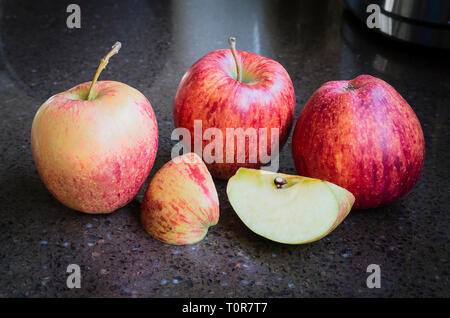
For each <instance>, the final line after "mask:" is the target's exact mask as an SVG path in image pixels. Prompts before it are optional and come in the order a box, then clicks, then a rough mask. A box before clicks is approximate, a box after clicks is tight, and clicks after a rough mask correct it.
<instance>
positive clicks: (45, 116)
mask: <svg viewBox="0 0 450 318" xmlns="http://www.w3.org/2000/svg"><path fill="white" fill-rule="evenodd" d="M119 47H120V46H119ZM115 50H118V48H117V46H116V47H115ZM114 53H116V52H114V50H113V51H111V52H110V54H109V55H107V56H106V57H105V59H104V60H103V61H102V64H101V66H100V67H99V71H98V72H97V74H96V76H95V78H94V81H93V82H92V83H91V82H87V83H83V84H80V85H78V86H75V87H74V88H72V89H70V90H68V91H66V92H63V93H59V94H56V95H54V96H52V97H51V98H49V99H48V100H47V101H46V102H45V103H44V104H43V105H42V106H41V107H40V108H39V110H38V111H37V113H36V115H35V118H34V121H33V126H32V130H31V145H32V150H33V156H34V160H35V163H36V167H37V170H38V172H39V174H40V176H41V179H42V181H43V182H44V184H45V185H46V187H47V189H48V190H49V191H50V192H51V193H52V194H53V195H54V196H55V197H56V198H57V199H58V200H59V201H60V202H62V203H63V204H64V205H66V206H68V207H70V208H72V209H75V210H78V211H82V212H86V213H108V212H112V211H114V210H116V209H118V208H120V207H122V206H124V205H125V204H127V203H128V202H129V201H131V200H132V199H133V198H134V196H135V195H136V193H137V192H138V190H139V188H140V187H141V185H142V184H143V182H144V181H145V179H146V178H147V176H148V174H149V172H150V170H151V168H152V166H153V162H154V160H155V156H156V151H157V148H158V126H157V123H156V118H155V114H154V112H153V109H152V106H151V105H150V103H149V101H148V100H147V99H146V98H145V96H144V95H142V94H141V93H140V92H139V91H138V90H136V89H134V88H132V87H130V86H128V85H126V84H123V83H119V82H113V81H102V82H96V79H97V77H98V74H100V71H101V69H103V67H104V65H106V63H107V60H108V59H109V57H110V56H111V55H112V54H114Z"/></svg>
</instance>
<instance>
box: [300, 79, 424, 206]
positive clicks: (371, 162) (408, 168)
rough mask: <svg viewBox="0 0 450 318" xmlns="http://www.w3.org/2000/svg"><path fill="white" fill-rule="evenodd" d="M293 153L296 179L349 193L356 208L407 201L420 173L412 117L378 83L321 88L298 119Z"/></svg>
mask: <svg viewBox="0 0 450 318" xmlns="http://www.w3.org/2000/svg"><path fill="white" fill-rule="evenodd" d="M292 153H293V157H294V162H295V166H296V168H297V171H298V173H299V174H301V175H304V176H308V177H313V178H319V179H324V180H327V181H330V182H333V183H335V184H337V185H339V186H341V187H344V188H346V189H347V190H349V191H350V192H352V193H353V194H354V195H355V197H356V202H355V208H360V209H366V208H374V207H378V206H382V205H386V204H389V203H391V202H394V201H395V200H398V199H399V198H401V197H403V196H405V195H406V194H407V193H408V192H409V191H410V190H411V189H412V188H413V187H414V185H415V184H416V182H417V180H418V179H419V176H420V173H421V171H422V166H423V162H424V156H425V142H424V137H423V132H422V128H421V126H420V122H419V120H418V119H417V116H416V114H415V113H414V111H413V110H412V109H411V107H410V106H409V105H408V103H407V102H406V101H405V100H404V99H403V98H402V96H400V94H399V93H398V92H397V91H396V90H395V89H394V88H393V87H392V86H390V85H389V84H388V83H386V82H384V81H382V80H381V79H378V78H375V77H372V76H369V75H360V76H358V77H356V78H355V79H353V80H351V81H334V82H328V83H325V84H324V85H323V86H322V87H320V88H319V89H318V90H317V91H316V92H315V93H314V94H313V95H312V96H311V98H310V99H309V101H308V103H307V104H306V106H305V108H304V109H303V111H302V113H301V114H300V117H299V118H298V121H297V124H296V127H295V130H294V134H293V139H292Z"/></svg>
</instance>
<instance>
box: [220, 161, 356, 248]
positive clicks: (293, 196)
mask: <svg viewBox="0 0 450 318" xmlns="http://www.w3.org/2000/svg"><path fill="white" fill-rule="evenodd" d="M227 195H228V199H229V200H230V203H231V205H232V206H233V209H234V210H235V211H236V213H237V215H238V216H239V218H240V219H241V220H242V221H243V222H244V224H245V225H246V226H247V227H248V228H250V229H251V230H252V231H253V232H255V233H256V234H259V235H261V236H263V237H265V238H268V239H269V240H272V241H276V242H280V243H286V244H304V243H310V242H313V241H317V240H319V239H321V238H322V237H324V236H325V235H327V234H328V233H330V232H331V231H333V230H334V229H335V228H336V227H337V226H338V225H339V224H340V223H341V222H342V220H344V219H345V217H346V216H347V214H348V213H349V212H350V210H351V208H352V205H353V203H354V202H355V197H354V196H353V195H352V194H351V193H350V192H349V191H347V190H346V189H344V188H341V187H338V186H337V185H335V184H332V183H329V182H327V181H323V180H319V179H312V178H306V177H300V176H295V175H288V174H282V173H274V172H269V171H264V170H256V169H246V168H240V169H239V170H238V171H237V173H236V174H235V175H234V176H233V177H232V178H230V180H229V181H228V185H227Z"/></svg>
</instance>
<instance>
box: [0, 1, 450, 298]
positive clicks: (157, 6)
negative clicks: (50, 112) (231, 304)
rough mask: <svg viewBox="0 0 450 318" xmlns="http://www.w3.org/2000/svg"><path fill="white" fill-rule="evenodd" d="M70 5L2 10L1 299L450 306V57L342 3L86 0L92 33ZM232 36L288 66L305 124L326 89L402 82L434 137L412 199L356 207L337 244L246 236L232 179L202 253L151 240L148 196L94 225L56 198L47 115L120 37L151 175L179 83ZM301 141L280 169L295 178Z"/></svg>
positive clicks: (162, 151)
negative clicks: (144, 217)
mask: <svg viewBox="0 0 450 318" xmlns="http://www.w3.org/2000/svg"><path fill="white" fill-rule="evenodd" d="M69 3H71V2H70V1H39V2H31V1H30V2H28V1H21V0H15V1H0V37H1V42H0V44H1V52H0V53H1V55H0V56H1V61H0V132H1V133H0V145H1V151H0V202H1V203H0V204H1V209H0V214H1V216H0V296H1V297H21V296H22V297H36V296H45V297H48V296H50V297H51V296H59V297H73V296H83V297H84V296H88V297H91V296H125V297H128V296H137V297H141V296H145V297H182V296H188V297H230V296H231V297H246V296H251V297H280V296H281V297H293V296H296V297H303V296H331V297H334V296H362V297H373V296H375V297H379V296H399V297H409V296H419V297H421V296H445V297H449V296H450V286H449V258H450V255H449V254H450V253H449V251H450V248H449V224H450V223H449V221H450V217H449V211H448V210H449V190H450V189H449V182H448V178H449V170H450V167H449V162H450V155H449V153H450V152H449V146H450V142H449V141H450V139H449V130H448V127H449V104H450V67H449V66H450V61H449V59H448V54H447V55H446V56H445V55H444V54H442V52H441V53H440V54H439V53H436V52H434V53H433V52H429V51H425V50H422V49H419V48H416V47H410V46H404V45H401V44H398V43H394V42H391V41H389V40H387V39H384V38H382V37H379V36H375V35H374V34H372V33H370V32H367V31H366V30H363V27H362V26H361V25H360V24H359V23H357V22H356V21H355V20H354V19H352V17H351V16H349V15H348V13H346V12H345V11H344V10H343V5H342V3H341V2H340V1H319V2H317V1H315V2H314V4H313V2H312V1H292V2H290V1H257V0H249V1H243V2H242V1H220V2H219V1H206V0H205V1H117V4H112V2H111V1H106V0H105V1H95V2H94V1H78V2H77V3H78V4H80V5H81V8H82V27H81V29H79V30H77V29H74V30H69V29H67V28H66V24H65V22H66V18H67V15H68V14H67V13H66V11H65V9H66V7H67V5H68V4H69ZM237 8H238V9H237ZM229 35H234V36H236V37H237V39H238V48H239V49H242V50H247V51H252V52H255V53H258V54H261V55H264V56H267V57H270V58H273V59H275V60H277V61H279V62H280V63H281V64H283V65H284V67H285V68H286V69H287V71H288V72H289V74H290V76H291V78H292V80H293V83H294V88H295V92H296V96H297V108H296V116H298V114H299V113H300V111H301V110H302V107H303V106H304V105H305V103H306V101H307V100H308V98H309V96H310V95H311V94H312V93H313V92H314V90H316V89H317V88H318V87H319V86H320V85H321V84H323V83H324V82H326V81H329V80H338V79H350V78H353V77H355V76H357V75H359V74H362V73H367V74H371V75H374V76H377V77H380V78H382V79H384V80H386V81H387V82H389V83H390V84H391V85H392V86H394V87H395V88H396V89H397V90H398V91H399V92H400V93H401V94H402V95H403V96H404V97H405V99H406V100H407V101H408V102H409V103H410V104H411V106H412V107H413V109H414V110H415V112H416V113H417V116H418V117H419V119H420V121H421V123H422V127H423V130H424V134H425V140H426V159H425V166H424V169H423V173H422V176H421V178H420V181H419V183H418V184H417V186H416V187H415V188H414V190H413V191H412V193H410V195H409V196H408V197H406V198H405V199H403V200H401V201H400V202H397V203H395V204H393V205H391V206H389V207H385V208H380V209H374V210H370V211H353V212H352V213H351V214H350V215H349V217H348V218H347V219H346V220H345V221H344V222H343V224H342V225H341V226H340V227H339V228H337V229H336V230H335V231H334V232H333V233H332V234H331V235H329V236H327V237H326V238H324V239H322V240H320V241H318V242H315V243H312V244H308V245H303V246H287V245H282V244H277V243H274V242H271V241H269V240H266V239H263V238H261V237H259V236H257V235H255V234H254V233H252V232H251V231H250V230H248V229H247V228H246V227H245V226H244V224H243V223H241V222H240V220H239V219H238V217H237V216H236V214H235V213H234V212H233V210H232V208H231V206H230V204H229V202H228V201H227V197H226V193H225V187H226V183H225V182H223V181H216V186H217V189H218V192H219V198H220V204H221V215H220V222H219V224H218V225H217V226H214V227H212V228H211V229H210V231H209V233H208V235H207V237H206V239H205V240H204V241H202V242H200V243H198V244H195V245H192V246H179V247H177V246H169V245H165V244H163V243H160V242H158V241H155V240H152V239H151V237H150V236H148V235H147V234H146V233H145V232H144V231H143V229H142V228H141V226H140V224H139V219H138V215H139V207H140V201H141V200H142V195H143V190H144V189H145V187H146V185H145V186H144V187H143V189H141V191H140V193H139V195H138V196H137V198H136V199H135V200H134V201H133V202H131V203H130V204H128V205H127V206H125V207H124V208H122V209H120V210H118V211H116V212H114V213H113V214H110V215H85V214H81V213H78V212H75V211H72V210H70V209H68V208H66V207H64V206H63V205H61V204H60V203H59V202H58V201H56V200H55V199H54V198H53V197H52V196H51V194H50V193H49V192H48V191H47V190H46V189H45V187H44V185H43V184H42V182H41V181H40V179H39V176H38V174H37V171H36V168H35V166H34V163H33V159H32V155H31V148H30V128H31V123H32V119H33V116H34V114H35V112H36V110H37V109H38V107H39V106H40V104H42V103H43V102H44V101H45V100H46V99H47V98H48V97H50V96H51V95H53V94H55V93H58V92H61V91H64V90H67V89H69V88H71V87H73V86H75V85H76V84H78V83H81V82H85V81H89V80H90V79H91V77H92V75H93V73H94V72H95V69H96V67H97V65H98V62H99V59H100V58H101V57H102V56H103V55H104V54H105V52H106V51H107V49H108V48H109V47H110V46H111V45H112V44H113V43H114V42H115V41H116V40H120V41H121V42H122V44H123V47H122V50H121V52H120V54H119V55H118V56H117V57H114V58H113V62H111V63H110V65H108V68H107V69H106V70H105V71H104V72H103V74H102V76H101V79H111V80H117V81H121V82H125V83H127V84H129V85H131V86H134V87H135V88H137V89H139V90H140V91H141V92H142V93H143V94H144V95H146V96H147V98H148V99H149V100H150V102H151V103H152V105H153V107H154V109H155V112H156V115H157V118H158V122H159V132H160V139H159V149H158V155H157V159H156V163H155V165H154V167H153V170H152V172H151V175H150V177H151V176H152V175H153V174H154V173H155V172H156V171H157V170H158V169H159V168H160V167H161V166H162V165H163V164H164V163H165V162H167V161H168V160H170V150H171V147H172V144H173V142H171V140H170V133H171V131H172V129H173V128H174V126H173V121H172V102H173V96H174V94H175V90H176V88H177V85H178V82H179V80H180V79H181V76H182V75H183V74H184V72H185V71H186V70H187V68H188V67H189V66H190V65H191V64H192V63H193V62H195V61H196V60H197V59H198V58H200V57H201V56H203V55H204V54H206V53H208V52H210V51H213V50H215V49H219V48H224V47H226V45H227V43H226V39H227V37H228V36H229ZM290 142H291V139H289V141H288V144H287V145H286V146H285V148H284V149H283V151H282V154H281V159H280V163H281V171H283V172H286V173H295V168H294V164H293V160H292V157H291V151H290V147H291V145H290ZM150 177H149V179H150ZM149 179H148V180H149ZM148 180H147V182H148ZM71 263H75V264H79V265H80V266H81V270H82V288H80V289H68V288H67V287H66V277H67V274H66V268H67V265H68V264H71ZM371 263H374V264H380V265H381V285H382V286H381V288H380V289H369V288H367V287H366V278H367V275H368V274H367V273H366V268H367V266H368V265H369V264H371Z"/></svg>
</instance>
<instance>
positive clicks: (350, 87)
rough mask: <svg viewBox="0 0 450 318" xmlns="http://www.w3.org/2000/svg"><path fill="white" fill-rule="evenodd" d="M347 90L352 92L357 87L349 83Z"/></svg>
mask: <svg viewBox="0 0 450 318" xmlns="http://www.w3.org/2000/svg"><path fill="white" fill-rule="evenodd" d="M346 89H347V90H352V91H354V90H356V88H355V86H353V85H352V84H350V83H348V85H347V87H346Z"/></svg>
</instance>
